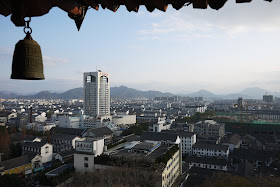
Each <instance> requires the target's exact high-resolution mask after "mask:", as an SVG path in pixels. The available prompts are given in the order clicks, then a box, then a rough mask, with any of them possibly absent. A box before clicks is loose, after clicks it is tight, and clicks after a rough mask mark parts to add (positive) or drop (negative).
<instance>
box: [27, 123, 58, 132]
mask: <svg viewBox="0 0 280 187" xmlns="http://www.w3.org/2000/svg"><path fill="white" fill-rule="evenodd" d="M55 126H56V124H55V123H40V122H33V123H28V124H27V125H26V126H25V127H26V128H27V129H32V130H34V131H37V132H46V131H49V130H51V128H53V127H55Z"/></svg>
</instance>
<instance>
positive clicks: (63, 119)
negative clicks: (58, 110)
mask: <svg viewBox="0 0 280 187" xmlns="http://www.w3.org/2000/svg"><path fill="white" fill-rule="evenodd" d="M58 126H59V127H64V128H79V127H80V118H79V117H71V116H64V115H60V116H58Z"/></svg>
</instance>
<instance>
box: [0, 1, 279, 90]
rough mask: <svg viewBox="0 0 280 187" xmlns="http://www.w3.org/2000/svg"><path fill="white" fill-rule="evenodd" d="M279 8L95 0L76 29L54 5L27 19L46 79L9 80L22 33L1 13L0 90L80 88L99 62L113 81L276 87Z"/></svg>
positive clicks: (147, 86) (148, 86) (146, 85)
mask: <svg viewBox="0 0 280 187" xmlns="http://www.w3.org/2000/svg"><path fill="white" fill-rule="evenodd" d="M279 10H280V1H279V0H274V1H273V2H271V3H269V2H266V1H263V0H255V1H252V2H251V3H248V4H246V3H245V4H236V3H235V1H233V0H229V1H228V2H227V3H226V4H225V6H224V7H223V8H221V9H220V10H219V11H216V10H214V9H211V8H210V7H209V8H208V9H207V10H200V9H193V8H192V6H188V7H184V8H182V9H180V10H179V11H176V10H175V9H173V8H172V6H171V5H170V6H169V7H168V9H167V12H165V13H164V12H160V11H154V12H153V13H150V12H148V11H147V10H146V8H145V7H143V6H142V7H140V10H139V12H138V13H134V12H128V11H127V10H126V8H125V7H123V6H122V7H120V8H119V9H118V11H117V12H115V13H114V12H111V11H110V10H108V9H106V10H103V9H102V8H101V7H100V9H99V11H96V10H94V9H90V10H89V11H88V12H87V15H86V17H85V20H84V22H83V25H82V27H81V30H80V31H79V32H78V31H77V29H76V26H75V23H74V21H73V20H71V19H70V18H69V17H68V16H67V13H65V12H63V11H62V10H60V9H58V8H53V9H51V10H50V12H49V14H47V15H44V16H42V17H35V18H32V21H31V23H30V26H31V27H32V30H33V33H32V37H33V39H34V40H36V41H37V42H38V43H39V44H40V46H41V49H42V53H43V60H44V68H45V78H46V80H43V81H23V80H21V81H19V80H10V74H11V65H12V54H13V50H14V46H15V44H16V43H17V42H18V40H20V39H23V38H24V33H23V28H22V27H15V26H14V24H13V23H12V22H11V21H10V17H4V16H0V28H1V29H0V62H1V68H0V90H10V91H17V92H22V93H31V92H37V91H41V90H52V91H64V90H67V89H71V88H76V87H81V86H82V76H83V75H82V73H83V72H85V71H96V69H100V70H102V71H104V72H107V73H110V75H111V86H120V85H125V86H128V87H131V88H136V89H140V90H159V91H169V92H172V93H189V92H193V91H198V90H200V89H207V90H209V91H212V92H214V93H216V94H224V93H230V92H239V91H241V90H242V89H244V88H247V87H260V88H263V89H268V90H270V91H280V51H279V50H280V11H279Z"/></svg>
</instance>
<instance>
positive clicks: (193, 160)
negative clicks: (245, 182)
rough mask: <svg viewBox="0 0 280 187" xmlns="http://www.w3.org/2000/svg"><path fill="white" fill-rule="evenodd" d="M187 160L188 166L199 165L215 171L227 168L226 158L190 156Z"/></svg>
mask: <svg viewBox="0 0 280 187" xmlns="http://www.w3.org/2000/svg"><path fill="white" fill-rule="evenodd" d="M187 162H188V163H189V165H190V167H199V168H205V169H212V170H217V171H227V170H228V161H227V160H226V159H218V158H213V157H194V156H192V157H188V158H187Z"/></svg>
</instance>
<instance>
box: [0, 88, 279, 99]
mask: <svg viewBox="0 0 280 187" xmlns="http://www.w3.org/2000/svg"><path fill="white" fill-rule="evenodd" d="M110 92H111V98H121V99H136V98H140V99H141V98H154V97H163V96H169V97H171V96H174V95H181V96H189V97H196V96H202V97H204V98H208V99H237V98H238V97H243V98H244V99H262V97H263V95H264V94H267V93H268V94H271V95H274V96H276V97H279V96H280V92H269V91H268V90H264V89H262V88H258V87H251V88H246V89H244V90H242V91H240V92H237V93H230V94H224V95H217V94H214V93H212V92H210V91H208V90H206V89H201V90H199V91H197V92H193V93H189V94H173V93H169V92H160V91H155V90H148V91H141V90H137V89H134V88H128V87H126V86H123V85H122V86H119V87H111V88H110ZM0 98H3V99H8V98H18V99H83V88H82V87H79V88H73V89H70V90H67V91H65V92H62V93H57V92H50V91H47V90H45V91H41V92H38V93H36V94H32V95H25V94H20V93H13V92H9V91H0Z"/></svg>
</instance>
